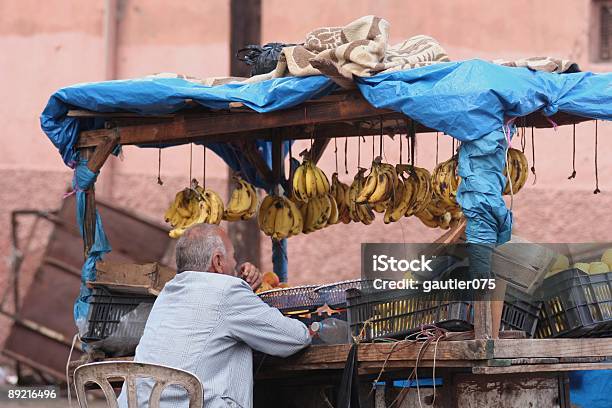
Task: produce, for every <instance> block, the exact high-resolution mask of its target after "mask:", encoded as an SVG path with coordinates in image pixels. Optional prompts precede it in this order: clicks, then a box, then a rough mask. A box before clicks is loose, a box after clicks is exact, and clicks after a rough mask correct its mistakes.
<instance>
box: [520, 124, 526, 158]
mask: <svg viewBox="0 0 612 408" xmlns="http://www.w3.org/2000/svg"><path fill="white" fill-rule="evenodd" d="M526 146H527V129H525V128H524V127H523V128H521V151H522V152H523V153H525V147H526Z"/></svg>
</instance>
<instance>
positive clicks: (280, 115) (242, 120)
mask: <svg viewBox="0 0 612 408" xmlns="http://www.w3.org/2000/svg"><path fill="white" fill-rule="evenodd" d="M386 113H394V112H391V111H389V110H386V109H376V108H374V107H373V106H372V105H370V104H369V103H368V102H367V101H366V100H365V99H364V98H363V97H361V96H360V95H353V96H352V97H350V98H348V97H347V99H346V100H343V101H338V102H324V103H318V104H312V105H301V106H298V107H294V108H290V109H285V110H280V111H275V112H269V113H256V112H253V113H251V112H244V113H233V114H232V113H227V112H216V113H214V114H213V113H211V114H200V115H184V116H177V117H176V119H175V120H174V121H172V122H171V123H161V124H155V125H142V126H128V127H122V128H118V129H119V136H120V144H122V145H130V144H146V143H151V144H156V143H163V142H175V141H181V142H188V141H193V140H194V139H198V138H202V139H204V140H206V137H207V136H212V135H223V134H227V133H236V132H249V131H254V130H261V129H272V128H279V127H289V126H302V125H312V124H317V123H331V122H339V121H351V120H356V119H363V118H368V117H374V116H377V117H380V116H381V115H384V114H386ZM113 132H114V130H110V129H100V130H91V131H84V132H81V134H80V138H79V139H80V140H79V146H80V147H84V146H92V145H95V144H98V143H100V138H101V137H108V136H110V135H111V133H113Z"/></svg>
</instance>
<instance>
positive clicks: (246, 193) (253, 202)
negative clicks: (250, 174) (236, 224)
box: [223, 176, 259, 221]
mask: <svg viewBox="0 0 612 408" xmlns="http://www.w3.org/2000/svg"><path fill="white" fill-rule="evenodd" d="M232 180H233V181H234V183H236V187H235V188H234V190H232V194H231V197H230V200H229V202H228V203H227V206H226V208H225V212H224V213H223V219H224V220H227V221H238V220H248V219H251V218H252V217H253V216H254V215H255V213H256V212H257V204H258V203H259V202H258V200H257V192H256V191H255V187H253V185H251V184H250V183H248V182H246V181H245V180H243V179H242V178H241V177H238V176H234V177H232Z"/></svg>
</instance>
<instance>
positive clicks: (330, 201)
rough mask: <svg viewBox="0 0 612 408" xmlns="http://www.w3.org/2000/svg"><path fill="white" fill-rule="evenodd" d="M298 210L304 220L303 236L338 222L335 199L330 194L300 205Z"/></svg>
mask: <svg viewBox="0 0 612 408" xmlns="http://www.w3.org/2000/svg"><path fill="white" fill-rule="evenodd" d="M298 208H299V209H300V211H301V213H302V218H303V219H304V226H303V228H302V232H303V233H304V234H309V233H311V232H314V231H317V230H320V229H323V228H325V227H326V226H328V225H332V224H335V223H337V222H338V207H337V205H336V199H335V198H334V197H333V196H332V195H331V194H326V195H323V196H321V197H313V198H311V199H310V200H308V202H307V203H304V202H302V203H300V204H299V207H298Z"/></svg>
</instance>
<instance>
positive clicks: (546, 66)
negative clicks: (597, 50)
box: [493, 57, 580, 74]
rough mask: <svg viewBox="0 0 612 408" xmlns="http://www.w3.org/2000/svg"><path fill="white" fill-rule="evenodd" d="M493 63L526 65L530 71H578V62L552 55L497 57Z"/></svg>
mask: <svg viewBox="0 0 612 408" xmlns="http://www.w3.org/2000/svg"><path fill="white" fill-rule="evenodd" d="M493 63H494V64H498V65H504V66H506V67H526V68H529V69H530V70H532V71H544V72H552V73H555V74H562V73H572V72H580V68H579V67H578V64H576V63H575V62H574V61H570V60H564V59H559V58H553V57H530V58H521V59H518V60H514V61H510V60H503V59H497V60H494V61H493Z"/></svg>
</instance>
